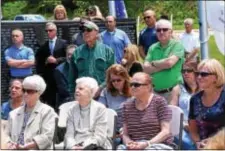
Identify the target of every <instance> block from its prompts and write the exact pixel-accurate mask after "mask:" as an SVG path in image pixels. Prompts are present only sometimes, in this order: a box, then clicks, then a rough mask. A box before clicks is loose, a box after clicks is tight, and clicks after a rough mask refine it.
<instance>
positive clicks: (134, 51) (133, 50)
mask: <svg viewBox="0 0 225 151" xmlns="http://www.w3.org/2000/svg"><path fill="white" fill-rule="evenodd" d="M141 60H142V59H141V56H140V54H139V50H138V47H137V45H134V44H129V45H128V46H127V47H126V48H125V49H124V57H123V59H122V63H121V64H122V65H123V66H124V67H125V68H126V69H127V71H128V73H129V75H130V76H131V77H132V76H133V75H134V73H136V72H142V71H143V68H142V64H141V63H140V62H141Z"/></svg>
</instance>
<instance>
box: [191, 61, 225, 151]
mask: <svg viewBox="0 0 225 151" xmlns="http://www.w3.org/2000/svg"><path fill="white" fill-rule="evenodd" d="M197 70H198V71H197V72H196V74H197V82H198V85H199V88H200V90H201V91H200V92H198V93H197V94H195V95H194V96H192V98H191V100H190V111H189V121H188V122H189V132H190V134H191V138H192V140H193V142H194V143H195V144H196V147H197V149H201V148H203V147H204V145H205V142H207V139H208V138H209V137H210V136H212V135H213V134H215V133H216V132H217V131H218V130H219V129H220V128H222V127H224V126H225V120H224V119H225V72H224V67H223V66H222V65H221V63H220V62H219V61H217V60H216V59H205V60H203V61H201V62H200V64H199V65H198V69H197Z"/></svg>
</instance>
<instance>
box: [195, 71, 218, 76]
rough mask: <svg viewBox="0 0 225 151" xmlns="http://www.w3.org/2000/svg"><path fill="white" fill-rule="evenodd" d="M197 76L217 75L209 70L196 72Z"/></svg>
mask: <svg viewBox="0 0 225 151" xmlns="http://www.w3.org/2000/svg"><path fill="white" fill-rule="evenodd" d="M196 75H197V76H201V77H207V76H209V75H215V74H214V73H209V72H196Z"/></svg>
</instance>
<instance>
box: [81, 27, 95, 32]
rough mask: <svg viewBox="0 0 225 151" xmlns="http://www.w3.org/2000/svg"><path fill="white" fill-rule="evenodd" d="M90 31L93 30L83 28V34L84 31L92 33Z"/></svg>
mask: <svg viewBox="0 0 225 151" xmlns="http://www.w3.org/2000/svg"><path fill="white" fill-rule="evenodd" d="M92 30H93V29H90V28H83V32H85V31H86V32H92Z"/></svg>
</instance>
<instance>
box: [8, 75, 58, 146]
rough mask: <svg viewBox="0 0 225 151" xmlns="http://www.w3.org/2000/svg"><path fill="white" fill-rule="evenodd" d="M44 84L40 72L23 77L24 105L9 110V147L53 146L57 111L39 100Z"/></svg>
mask: <svg viewBox="0 0 225 151" xmlns="http://www.w3.org/2000/svg"><path fill="white" fill-rule="evenodd" d="M45 88H46V84H45V82H44V80H43V78H42V77H40V76H39V75H33V76H29V77H26V78H25V79H24V81H23V91H24V102H25V105H23V106H21V107H19V108H17V109H15V110H13V111H12V112H10V113H9V121H8V122H9V123H8V130H7V131H6V135H7V137H6V140H7V141H6V142H7V149H21V150H23V149H28V150H30V149H34V150H36V149H52V141H53V135H54V131H55V118H56V117H57V115H56V113H55V112H54V110H53V108H51V107H50V106H48V105H46V104H43V103H41V101H40V95H41V94H42V93H43V92H44V91H45Z"/></svg>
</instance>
